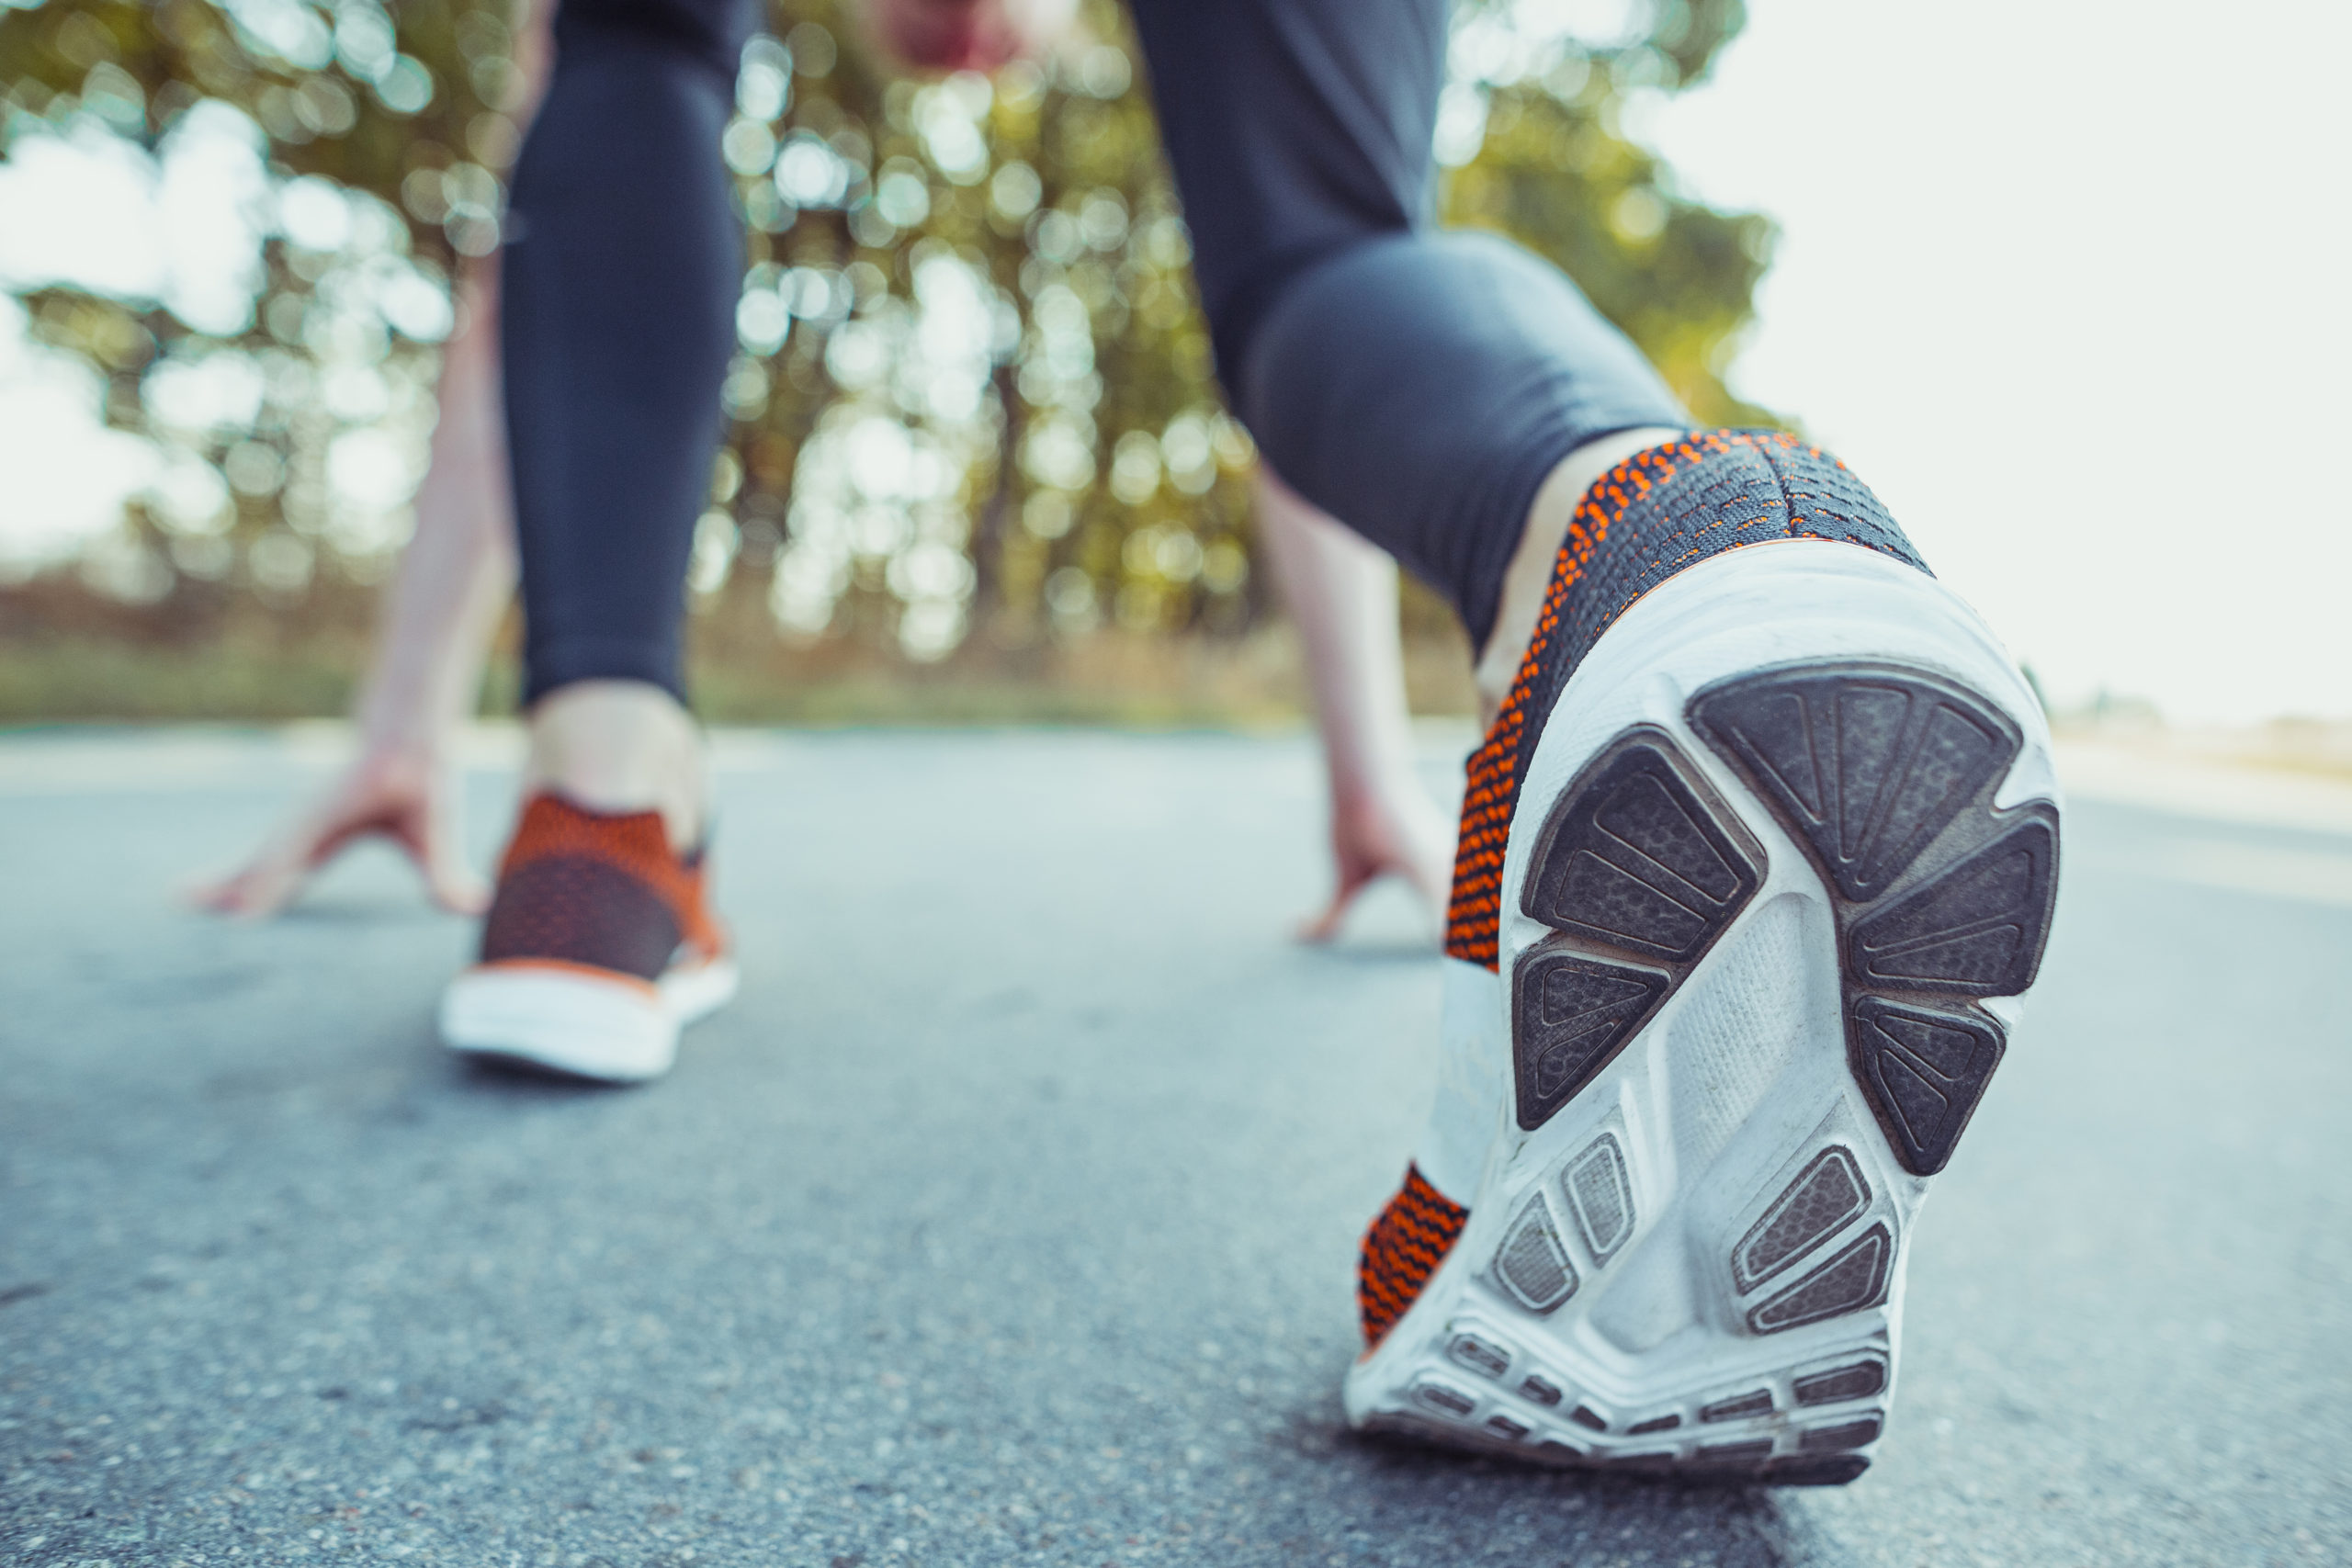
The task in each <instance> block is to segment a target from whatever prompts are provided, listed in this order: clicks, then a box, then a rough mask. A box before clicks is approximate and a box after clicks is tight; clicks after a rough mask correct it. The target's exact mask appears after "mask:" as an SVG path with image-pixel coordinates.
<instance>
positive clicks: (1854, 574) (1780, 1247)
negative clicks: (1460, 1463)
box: [1346, 432, 2059, 1483]
mask: <svg viewBox="0 0 2352 1568" xmlns="http://www.w3.org/2000/svg"><path fill="white" fill-rule="evenodd" d="M2058 806H2059V795H2058V789H2057V784H2056V779H2055V777H2054V774H2053V773H2052V766H2051V760H2050V739H2049V734H2048V730H2047V728H2046V726H2045V724H2044V721H2043V718H2042V715H2041V706H2040V704H2039V703H2038V702H2037V701H2036V699H2035V697H2034V694H2033V693H2032V691H2031V689H2030V687H2029V685H2028V684H2027V682H2026V681H2025V679H2024V678H2023V677H2022V675H2021V674H2020V673H2019V672H2018V669H2017V667H2016V666H2015V665H2014V664H2013V663H2012V662H2011V661H2010V660H2009V658H2008V656H2007V654H2006V653H2005V652H2003V650H2002V649H2001V647H2000V645H1999V643H1998V642H1997V641H1996V639H1995V638H1994V637H1993V636H1992V634H1991V633H1990V632H1989V631H1988V630H1987V629H1986V628H1985V625H1984V623H1983V622H1982V621H1981V620H1979V619H1978V617H1977V616H1976V615H1975V614H1974V613H1973V611H1972V610H1970V609H1969V607H1968V606H1967V605H1966V604H1963V603H1962V601H1961V600H1960V598H1959V597H1958V596H1957V595H1956V594H1954V593H1952V592H1951V591H1950V590H1949V589H1947V588H1945V587H1943V586H1942V585H1941V584H1940V583H1939V582H1938V581H1936V580H1935V579H1934V578H1933V577H1931V576H1929V575H1928V572H1927V570H1926V569H1925V568H1924V567H1923V566H1921V565H1920V564H1919V563H1918V561H1917V557H1916V556H1915V555H1914V554H1913V553H1912V552H1911V549H1910V547H1909V545H1908V544H1907V542H1906V541H1905V540H1904V538H1903V536H1902V534H1901V532H1900V531H1899V530H1897V529H1896V528H1895V527H1894V524H1893V522H1892V521H1891V520H1890V519H1889V518H1888V517H1887V516H1886V514H1885V513H1884V511H1883V509H1882V508H1881V507H1880V506H1879V503H1878V502H1877V501H1876V499H1875V498H1874V497H1873V496H1871V493H1870V491H1868V490H1867V489H1866V488H1865V487H1863V486H1862V485H1861V483H1860V480H1858V479H1855V478H1854V477H1853V476H1852V475H1851V474H1849V473H1848V472H1847V471H1846V469H1845V468H1843V467H1842V466H1841V465H1839V464H1838V463H1837V462H1836V460H1835V459H1833V458H1830V457H1826V455H1824V454H1822V453H1820V452H1819V451H1818V450H1817V449H1815V448H1811V447H1807V446H1801V445H1799V444H1798V443H1797V442H1796V441H1795V440H1794V439H1793V438H1792V437H1787V436H1780V435H1760V434H1738V433H1728V432H1724V433H1716V434H1709V435H1702V436H1693V437H1691V438H1688V439H1686V440H1683V441H1679V442H1677V443H1674V444H1671V445H1669V446H1663V447H1658V448H1655V449H1653V450H1651V451H1649V452H1645V453H1643V454H1642V455H1640V456H1639V457H1634V458H1633V459H1631V460H1629V461H1628V462H1626V463H1625V464H1623V465H1621V466H1620V467H1619V468H1615V469H1612V470H1611V472H1610V473H1609V474H1608V475H1606V476H1604V477H1603V478H1602V479H1601V480H1600V481H1599V482H1598V483H1597V484H1596V485H1595V486H1594V487H1593V489H1592V491H1590V492H1589V494H1588V495H1587V497H1586V498H1585V500H1584V502H1583V503H1582V505H1581V506H1580V507H1579V509H1578V511H1577V516H1576V519H1575V522H1574V524H1573V525H1572V527H1571V529H1570V531H1569V535H1568V537H1567V540H1566V544H1565V546H1564V547H1563V548H1562V550H1561V554H1560V558H1559V561H1558V564H1557V566H1556V568H1555V572H1554V577H1553V582H1552V587H1551V592H1550V593H1549V595H1548V598H1547V602H1546V604H1545V606H1544V613H1543V616H1542V619H1541V621H1540V623H1539V626H1538V629H1537V632H1536V636H1535V638H1534V640H1533V643H1532V646H1531V647H1530V648H1529V649H1528V652H1527V656H1526V659H1525V660H1524V662H1523V663H1522V665H1521V671H1520V674H1519V678H1518V682H1517V685H1516V687H1515V688H1514V690H1513V692H1512V693H1511V695H1510V699H1509V701H1508V702H1507V704H1506V705H1505V706H1504V708H1503V710H1502V712H1501V716H1500V717H1499V718H1498V721H1497V723H1496V726H1495V728H1494V729H1493V730H1492V731H1490V732H1489V735H1488V737H1487V741H1486V744H1485V745H1484V746H1483V747H1482V748H1481V749H1480V750H1479V752H1478V753H1477V754H1476V756H1475V757H1474V759H1473V761H1472V763H1471V773H1470V780H1469V790H1468V795H1467V798H1466V800H1465V803H1464V817H1463V832H1462V839H1461V844H1460V850H1459V859H1458V861H1457V865H1456V871H1455V892H1454V900H1453V908H1452V911H1451V916H1450V919H1449V922H1448V932H1447V953H1448V957H1447V962H1446V969H1447V976H1446V1004H1445V1005H1446V1038H1445V1042H1444V1050H1443V1062H1444V1068H1443V1077H1442V1084H1441V1089H1440V1096H1439V1103H1438V1109H1437V1111H1436V1114H1435V1116H1434V1118H1433V1121H1432V1124H1431V1134H1430V1137H1429V1138H1428V1139H1426V1140H1425V1141H1424V1145H1423V1154H1422V1155H1421V1156H1419V1164H1417V1165H1416V1167H1415V1168H1412V1169H1410V1170H1408V1173H1407V1179H1406V1182H1405V1186H1404V1188H1403V1190H1401V1191H1399V1192H1398V1194H1397V1197H1396V1198H1395V1199H1394V1200H1392V1201H1390V1203H1389V1205H1388V1206H1387V1208H1386V1209H1385V1211H1384V1212H1383V1213H1382V1214H1381V1215H1380V1216H1379V1218H1378V1219H1377V1220H1375V1221H1374V1224H1373V1226H1372V1228H1371V1230H1370V1231H1369V1232H1368V1233H1367V1235H1366V1236H1365V1240H1364V1247H1363V1265H1362V1270H1361V1274H1360V1283H1359V1300H1360V1304H1361V1306H1362V1309H1363V1325H1364V1332H1365V1338H1366V1341H1367V1347H1368V1348H1367V1349H1366V1351H1365V1353H1364V1355H1363V1358H1362V1359H1360V1360H1359V1361H1358V1362H1357V1364H1356V1365H1355V1367H1354V1368H1353V1370H1352V1371H1351V1372H1350V1374H1349V1376H1348V1379H1347V1385H1346V1404H1347V1410H1348V1415H1349V1418H1350V1419H1351V1422H1353V1423H1354V1424H1355V1425H1356V1426H1358V1427H1368V1428H1375V1429H1385V1430H1392V1431H1401V1432H1406V1433H1409V1434H1413V1435H1417V1436H1419V1437H1424V1438H1435V1439H1437V1440H1440V1441H1442V1442H1445V1443H1448V1444H1451V1445H1453V1446H1457V1447H1467V1448H1475V1449H1481V1450H1495V1451H1500V1452H1506V1453H1510V1454H1515V1455H1520V1456H1523V1457H1526V1458H1529V1459H1532V1460H1534V1461H1541V1462H1550V1463H1556V1464H1562V1465H1599V1466H1606V1467H1609V1468H1611V1469H1618V1468H1623V1469H1625V1470H1628V1471H1633V1472H1661V1473H1667V1474H1671V1475H1675V1476H1678V1477H1682V1478H1686V1479H1716V1478H1720V1479H1728V1480H1737V1481H1743V1482H1754V1481H1763V1482H1768V1483H1842V1482H1846V1481H1850V1480H1851V1479H1853V1477H1855V1476H1856V1475H1859V1474H1860V1473H1861V1472H1862V1471H1863V1470H1864V1469H1865V1468H1866V1467H1867V1466H1868V1464H1869V1462H1870V1459H1871V1453H1872V1451H1873V1449H1874V1446H1875V1445H1876V1444H1877V1443H1878V1441H1879V1439H1880V1437H1881V1435H1882V1434H1883V1431H1884V1430H1885V1427H1886V1418H1887V1411H1888V1408H1889V1399H1890V1396H1891V1395H1892V1393H1893V1392H1894V1380H1895V1374H1896V1370H1897V1365H1898V1348H1899V1339H1900V1333H1899V1331H1900V1325H1901V1318H1902V1308H1903V1292H1904V1263H1905V1256H1906V1254H1907V1252H1908V1249H1909V1247H1910V1245H1911V1240H1912V1235H1913V1230H1914V1227H1915V1225H1916V1224H1917V1218H1918V1214H1919V1208H1920V1203H1921V1201H1922V1200H1923V1199H1924V1198H1925V1197H1926V1195H1927V1190H1928V1186H1929V1184H1930V1182H1931V1180H1932V1179H1933V1178H1934V1177H1935V1176H1936V1174H1937V1173H1938V1172H1939V1171H1941V1170H1942V1169H1944V1168H1945V1165H1946V1162H1947V1161H1949V1160H1950V1159H1951V1157H1952V1153H1953V1149H1954V1146H1955V1145H1957V1143H1958V1141H1959V1139H1960V1137H1961V1134H1962V1132H1963V1131H1965V1129H1966V1128H1967V1126H1968V1123H1969V1119H1970V1117H1971V1116H1972V1115H1973V1113H1974V1111H1975V1110H1976V1108H1977V1105H1978V1102H1979V1100H1981V1098H1982V1097H1983V1095H1984V1093H1985V1086H1986V1084H1987V1082H1988V1081H1989V1080H1990V1078H1991V1077H1992V1075H1993V1071H1994V1069H1995V1068H1996V1066H1998V1065H1999V1064H2000V1061H2001V1057H2002V1054H2003V1052H2004V1051H2005V1050H2006V1049H2007V1040H2008V1036H2009V1034H2010V1032H2012V1031H2013V1030H2014V1029H2015V1028H2016V1025H2017V1021H2018V1016H2019V1008H2020V1003H2021V1000H2022V998H2023V997H2024V995H2025V993H2026V991H2027V989H2028V988H2029V987H2030V986H2031V985H2032V983H2033V980H2034V977H2035V973H2036V971H2037V969H2038V967H2039V965H2040V963H2041V952H2042V945H2043V942H2044V939H2045V937H2046V935H2047V933H2048V931H2049V926H2050V917H2051V909H2052V902H2053V899H2054V896H2055V892H2056V886H2057V871H2058ZM1432 1166H1436V1167H1441V1168H1430V1167H1432Z"/></svg>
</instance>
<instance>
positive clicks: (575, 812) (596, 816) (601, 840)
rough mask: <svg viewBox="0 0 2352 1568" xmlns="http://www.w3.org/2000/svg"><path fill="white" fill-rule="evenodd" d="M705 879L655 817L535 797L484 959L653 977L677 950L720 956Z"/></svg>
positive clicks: (502, 886)
mask: <svg viewBox="0 0 2352 1568" xmlns="http://www.w3.org/2000/svg"><path fill="white" fill-rule="evenodd" d="M707 881H708V878H707V857H706V856H705V855H704V854H703V853H702V852H695V854H693V855H680V854H679V853H678V852H676V851H674V850H673V849H672V848H671V847H670V840H669V835H668V833H667V832H666V831H665V830H664V829H663V827H662V814H661V813H660V812H658V811H628V812H611V813H607V812H601V811H590V810H588V809H586V808H585V807H579V806H575V805H573V804H572V803H571V802H570V801H568V800H565V799H564V798H562V797H561V796H560V795H546V794H542V795H534V796H532V797H531V799H530V800H529V802H528V803H526V805H525V807H524V808H523V817H522V820H521V821H520V822H518V823H517V824H516V825H515V838H514V840H513V841H512V842H511V843H509V844H508V845H507V848H506V856H505V859H504V860H503V861H502V862H501V863H500V864H499V869H498V894H497V897H495V898H494V899H493V900H492V903H491V908H490V917H489V919H487V920H485V921H484V922H483V923H482V935H481V961H482V962H483V963H485V964H516V963H533V962H537V963H549V964H580V965H582V966H585V967H588V968H594V969H603V970H609V971H612V972H615V973H617V974H623V975H631V976H636V977H638V978H639V979H641V980H654V979H658V978H660V977H661V976H662V972H663V971H664V970H666V969H668V968H669V967H670V965H671V964H673V962H675V961H676V959H677V958H678V957H679V955H680V950H681V949H682V948H684V949H686V950H689V951H691V952H692V953H695V954H697V955H700V956H704V957H715V956H717V955H718V953H720V952H721V951H723V950H724V948H725V946H726V939H725V936H724V933H723V932H722V931H720V929H719V926H718V922H717V921H716V920H715V919H712V918H711V915H710V909H709V903H708V899H707Z"/></svg>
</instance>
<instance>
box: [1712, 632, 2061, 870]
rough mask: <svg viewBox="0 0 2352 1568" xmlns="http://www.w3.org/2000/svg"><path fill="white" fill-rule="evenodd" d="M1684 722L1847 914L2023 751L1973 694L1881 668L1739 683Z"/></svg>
mask: <svg viewBox="0 0 2352 1568" xmlns="http://www.w3.org/2000/svg"><path fill="white" fill-rule="evenodd" d="M1691 722H1692V724H1693V725H1695V726H1696V727H1697V728H1698V730H1699V732H1700V734H1702V736H1704V737H1705V738H1706V739H1707V740H1708V742H1709V744H1711V745H1713V747H1714V748H1715V750H1718V751H1721V752H1723V753H1724V755H1725V756H1726V757H1729V758H1732V759H1734V760H1735V761H1738V762H1739V763H1740V764H1741V765H1742V766H1743V767H1744V768H1745V769H1746V771H1747V774H1748V776H1749V777H1750V778H1751V779H1753V780H1754V781H1755V782H1756V783H1757V784H1758V786H1759V787H1761V789H1762V790H1763V792H1764V794H1765V795H1766V797H1767V798H1768V799H1769V800H1770V801H1771V803H1772V804H1773V805H1774V806H1775V807H1778V808H1779V810H1780V813H1781V819H1782V820H1783V821H1786V822H1787V823H1788V824H1789V826H1790V827H1791V828H1792V829H1794V830H1795V832H1796V834H1797V836H1798V837H1799V838H1800V839H1802V840H1804V842H1805V844H1806V845H1807V846H1809V847H1810V848H1811V849H1812V851H1813V852H1814V854H1815V858H1817V859H1818V860H1819V861H1820V862H1821V865H1822V869H1823V870H1824V871H1826V873H1828V874H1829V876H1830V879H1831V880H1832V881H1834V882H1835V883H1836V884H1837V885H1838V891H1839V892H1841V893H1843V894H1844V895H1845V896H1846V897H1848V898H1849V899H1853V900H1855V901H1857V902H1861V901H1866V900H1869V899H1871V898H1875V897H1878V896H1879V895H1880V894H1882V893H1884V892H1885V891H1886V890H1887V889H1888V888H1889V887H1890V886H1893V885H1894V882H1895V880H1896V879H1897V878H1899V877H1900V876H1901V875H1902V874H1904V872H1905V871H1906V870H1908V869H1910V865H1911V863H1912V861H1913V860H1914V859H1916V858H1917V856H1918V853H1919V852H1920V851H1922V850H1924V849H1926V848H1927V847H1928V843H1929V841H1930V840H1933V839H1934V838H1935V836H1936V835H1937V834H1938V833H1939V832H1940V831H1942V829H1943V828H1944V826H1945V825H1946V824H1947V823H1949V822H1951V819H1952V818H1954V817H1956V816H1958V815H1959V814H1960V812H1961V810H1962V808H1963V807H1965V806H1967V804H1968V802H1969V800H1970V799H1971V798H1972V797H1973V796H1974V795H1976V794H1977V792H1978V791H1979V790H1980V789H1982V788H1983V787H1984V785H1985V784H1986V783H1988V782H1989V781H1991V780H1993V779H1996V778H1997V777H1999V776H2000V775H2001V774H2002V773H2007V771H2008V766H2009V763H2010V762H2011V761H2014V760H2015V759H2016V757H2017V754H2018V747H2019V746H2020V745H2022V744H2023V738H2022V737H2021V736H2019V735H2018V730H2017V727H2016V726H2015V725H2013V724H2011V723H2010V722H2009V720H2008V717H2007V715H2005V714H2003V713H2002V712H2001V711H2000V710H1999V709H1998V708H1996V707H1995V706H1993V705H1991V704H1990V703H1987V702H1985V700H1984V699H1983V698H1981V697H1979V696H1977V695H1976V694H1974V693H1973V692H1969V691H1966V690H1963V689H1962V688H1961V687H1959V686H1957V685H1954V684H1953V683H1951V682H1949V681H1944V680H1940V679H1939V678H1937V677H1935V676H1932V675H1928V674H1927V673H1925V672H1923V671H1911V670H1894V669H1889V668H1884V667H1880V668H1875V669H1871V668H1834V667H1833V668H1830V669H1827V670H1822V669H1818V668H1815V669H1798V670H1792V671H1778V672H1775V673H1770V674H1765V675H1757V676H1749V677H1747V678H1745V679H1742V680H1737V681H1734V682H1730V683H1728V684H1727V685H1724V686H1719V687H1716V688H1714V689H1713V690H1711V691H1708V692H1702V693H1701V694H1700V695H1699V696H1698V697H1697V698H1696V699H1695V700H1694V701H1693V702H1692V703H1691Z"/></svg>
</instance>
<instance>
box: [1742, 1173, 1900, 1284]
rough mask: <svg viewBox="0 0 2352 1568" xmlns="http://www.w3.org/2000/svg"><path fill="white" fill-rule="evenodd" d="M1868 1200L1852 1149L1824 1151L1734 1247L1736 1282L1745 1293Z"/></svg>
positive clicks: (1867, 1185) (1817, 1242)
mask: <svg viewBox="0 0 2352 1568" xmlns="http://www.w3.org/2000/svg"><path fill="white" fill-rule="evenodd" d="M1870 1204H1871V1187H1870V1183H1869V1182H1868V1181H1867V1180H1865V1179H1863V1176H1862V1168H1861V1166H1860V1162H1858V1161H1857V1160H1856V1159H1855V1158H1854V1154H1853V1151H1852V1150H1851V1149H1847V1148H1839V1147H1831V1148H1826V1149H1824V1150H1822V1151H1821V1152H1820V1153H1819V1154H1817V1155H1815V1156H1814V1157H1813V1160H1812V1162H1811V1163H1810V1164H1808V1165H1807V1166H1806V1167H1805V1168H1804V1170H1802V1171H1800V1172H1798V1174H1797V1179H1795V1180H1794V1181H1792V1182H1790V1183H1789V1185H1788V1187H1787V1189H1786V1190H1783V1191H1782V1192H1781V1195H1780V1197H1778V1198H1776V1199H1774V1200H1773V1201H1772V1206H1771V1207H1770V1208H1769V1209H1767V1210H1765V1211H1764V1213H1763V1216H1762V1217H1761V1218H1759V1219H1758V1221H1757V1222H1756V1224H1754V1225H1753V1226H1751V1227H1749V1229H1748V1232H1747V1235H1746V1236H1744V1237H1742V1238H1741V1240H1740V1244H1739V1246H1738V1247H1735V1248H1734V1249H1733V1251H1732V1255H1731V1272H1732V1280H1733V1283H1735V1284H1736V1285H1737V1286H1738V1287H1739V1292H1740V1294H1742V1295H1746V1294H1747V1292H1750V1291H1752V1290H1754V1289H1755V1288H1756V1287H1757V1286H1758V1285H1760V1284H1762V1283H1763V1282H1764V1281H1765V1280H1769V1279H1770V1278H1771V1277H1772V1276H1773V1275H1775V1274H1777V1273H1779V1272H1780V1271H1781V1269H1786V1268H1788V1267H1789V1266H1790V1265H1791V1264H1792V1263H1794V1262H1795V1261H1796V1260H1797V1259H1798V1258H1802V1257H1804V1255H1805V1254H1806V1253H1808V1252H1811V1251H1812V1250H1813V1249H1814V1248H1815V1247H1818V1246H1820V1245H1821V1244H1822V1243H1823V1242H1825V1241H1826V1240H1828V1239H1829V1237H1830V1236H1831V1235H1835V1234H1836V1233H1837V1232H1838V1229H1839V1228H1840V1227H1842V1226H1844V1225H1845V1224H1847V1223H1848V1222H1849V1221H1850V1220H1854V1219H1858V1218H1860V1215H1861V1213H1862V1211H1863V1210H1865V1209H1867V1208H1869V1207H1870Z"/></svg>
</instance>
